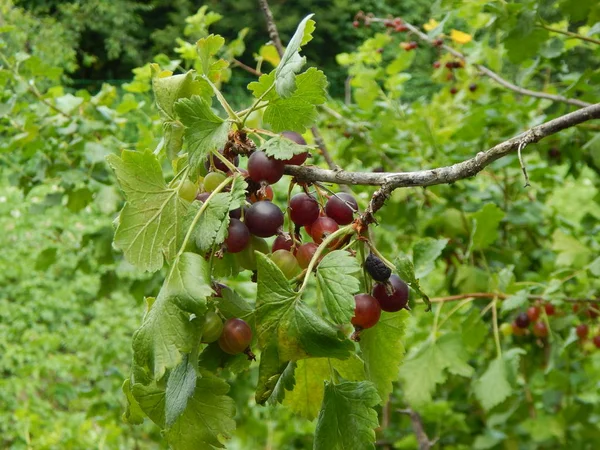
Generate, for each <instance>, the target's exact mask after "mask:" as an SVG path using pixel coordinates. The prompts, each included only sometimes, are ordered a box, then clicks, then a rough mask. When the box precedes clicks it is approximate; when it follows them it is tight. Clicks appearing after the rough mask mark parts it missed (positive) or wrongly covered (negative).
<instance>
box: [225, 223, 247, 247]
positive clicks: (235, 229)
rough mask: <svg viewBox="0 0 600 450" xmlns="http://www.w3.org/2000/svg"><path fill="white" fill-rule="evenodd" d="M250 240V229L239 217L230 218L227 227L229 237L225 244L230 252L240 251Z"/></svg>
mask: <svg viewBox="0 0 600 450" xmlns="http://www.w3.org/2000/svg"><path fill="white" fill-rule="evenodd" d="M249 241H250V231H248V227H247V226H246V225H244V223H243V222H240V221H239V220H238V219H230V221H229V228H228V229H227V239H225V246H226V247H227V251H228V252H229V253H238V252H241V251H242V250H244V249H245V248H246V246H247V245H248V242H249Z"/></svg>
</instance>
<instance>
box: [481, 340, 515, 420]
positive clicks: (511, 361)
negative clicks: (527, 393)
mask: <svg viewBox="0 0 600 450" xmlns="http://www.w3.org/2000/svg"><path fill="white" fill-rule="evenodd" d="M524 353H525V351H524V350H522V349H519V348H514V349H511V350H509V351H508V352H506V353H504V354H503V355H502V356H501V357H498V358H496V359H494V360H493V361H492V362H490V364H489V365H488V368H487V370H486V371H485V373H484V374H483V375H482V376H481V377H480V378H479V379H478V380H475V382H474V383H473V393H474V394H475V397H476V398H477V400H479V402H480V403H481V406H483V408H484V409H485V410H486V411H487V410H490V409H492V408H493V407H494V406H496V405H499V404H500V403H502V402H503V401H504V400H506V399H507V398H508V397H509V396H510V395H511V394H512V392H513V388H512V384H513V382H511V380H514V378H515V373H516V367H515V366H516V365H517V364H518V361H519V357H520V355H521V354H524Z"/></svg>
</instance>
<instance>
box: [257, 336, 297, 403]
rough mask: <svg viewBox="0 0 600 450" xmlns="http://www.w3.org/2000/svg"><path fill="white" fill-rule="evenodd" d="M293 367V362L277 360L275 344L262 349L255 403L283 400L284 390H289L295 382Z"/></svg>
mask: <svg viewBox="0 0 600 450" xmlns="http://www.w3.org/2000/svg"><path fill="white" fill-rule="evenodd" d="M295 368H296V363H295V362H291V361H283V362H281V361H280V360H279V352H278V351H277V345H276V344H270V345H268V346H267V347H266V348H265V349H263V351H262V352H261V354H260V365H259V367H258V383H257V385H256V395H255V399H256V403H258V404H259V405H264V404H265V403H266V402H267V401H268V402H269V403H270V404H275V403H281V402H283V399H284V398H285V391H286V390H287V391H291V390H292V389H293V388H294V384H295V383H296V380H295V378H294V370H295Z"/></svg>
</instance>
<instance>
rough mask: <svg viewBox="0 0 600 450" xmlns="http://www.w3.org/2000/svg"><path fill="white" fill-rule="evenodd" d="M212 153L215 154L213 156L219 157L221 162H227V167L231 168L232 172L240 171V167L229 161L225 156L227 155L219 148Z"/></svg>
mask: <svg viewBox="0 0 600 450" xmlns="http://www.w3.org/2000/svg"><path fill="white" fill-rule="evenodd" d="M212 154H213V157H214V156H216V157H217V159H220V160H221V162H222V163H223V164H225V165H226V166H227V168H228V169H229V170H231V172H232V173H236V172H239V171H240V169H238V168H237V167H235V166H234V165H233V164H232V163H231V161H229V160H228V159H227V158H225V156H223V155H222V154H221V152H219V151H218V150H217V151H214V152H212Z"/></svg>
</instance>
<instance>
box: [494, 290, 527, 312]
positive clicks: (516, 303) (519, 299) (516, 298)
mask: <svg viewBox="0 0 600 450" xmlns="http://www.w3.org/2000/svg"><path fill="white" fill-rule="evenodd" d="M528 295H529V291H528V290H527V289H522V290H520V291H518V292H516V293H515V294H513V295H511V296H510V297H508V298H506V299H505V300H503V301H502V306H501V307H500V311H502V312H503V313H504V312H508V311H513V310H515V309H519V308H521V307H523V306H525V305H526V304H527V302H528V297H527V296H528Z"/></svg>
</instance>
